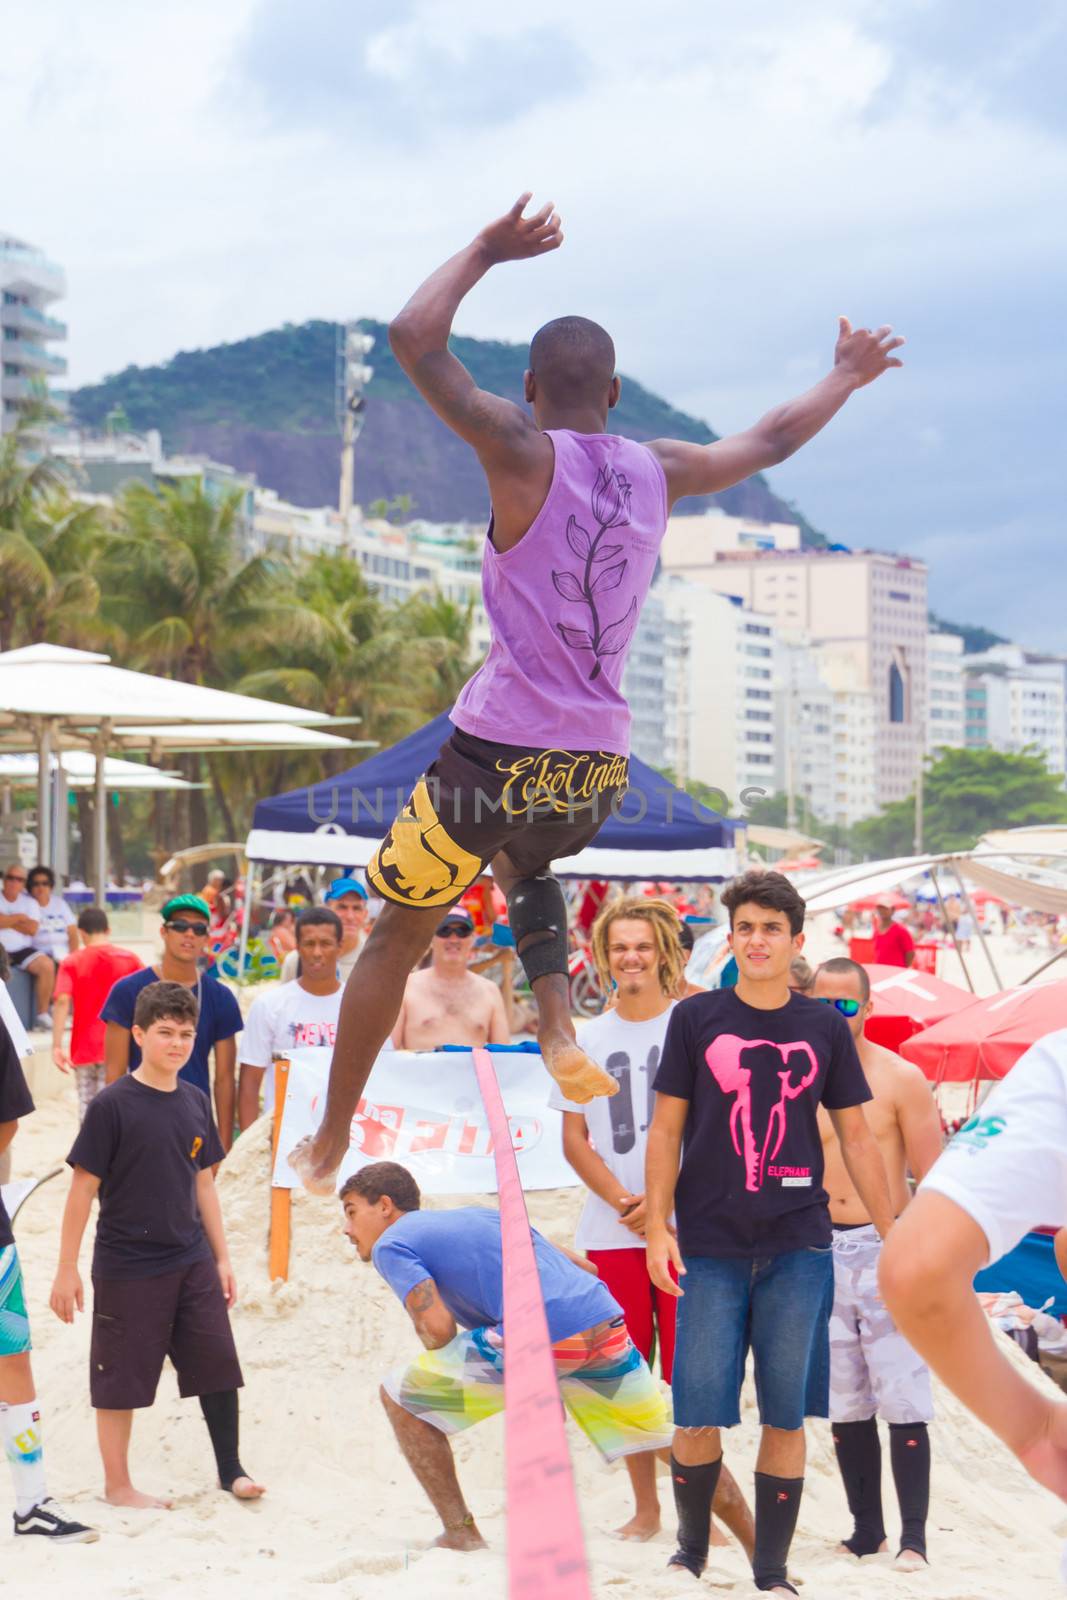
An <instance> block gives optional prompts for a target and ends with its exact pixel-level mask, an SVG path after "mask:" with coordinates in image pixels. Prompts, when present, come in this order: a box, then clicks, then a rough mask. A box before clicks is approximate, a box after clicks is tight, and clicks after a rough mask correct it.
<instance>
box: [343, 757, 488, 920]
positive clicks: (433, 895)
mask: <svg viewBox="0 0 1067 1600" xmlns="http://www.w3.org/2000/svg"><path fill="white" fill-rule="evenodd" d="M481 870H482V861H481V857H480V856H472V855H471V853H470V851H469V850H464V849H463V847H462V845H458V844H457V843H456V841H455V840H454V839H453V838H451V837H450V835H449V834H448V833H447V832H446V831H445V827H444V824H443V823H442V822H441V819H440V818H439V817H438V815H437V812H436V811H435V810H434V808H433V802H432V801H431V799H430V792H429V790H428V789H427V787H426V780H425V779H424V778H420V779H419V782H418V783H417V784H416V786H415V792H414V794H413V795H412V796H411V799H410V800H409V801H408V803H407V805H406V806H405V807H404V810H403V812H402V813H401V815H400V816H399V817H397V819H396V821H395V822H394V823H393V826H392V827H391V828H390V830H389V836H388V838H387V839H385V840H384V841H383V842H382V843H381V844H380V845H379V846H378V848H377V850H376V851H375V852H374V855H373V857H372V858H371V862H370V865H369V866H368V868H367V876H368V878H369V879H370V880H371V882H372V883H373V884H374V887H375V888H376V889H377V890H378V891H379V893H380V894H383V895H384V896H385V898H386V899H387V900H399V901H400V903H401V904H402V905H413V906H443V905H450V904H451V903H452V901H453V900H455V899H456V897H457V896H458V895H459V894H461V893H462V891H463V890H464V889H467V888H469V887H470V885H471V884H472V883H473V882H474V880H475V878H476V877H477V876H478V874H479V873H480V872H481Z"/></svg>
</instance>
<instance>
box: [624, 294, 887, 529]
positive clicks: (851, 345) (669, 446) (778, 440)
mask: <svg viewBox="0 0 1067 1600" xmlns="http://www.w3.org/2000/svg"><path fill="white" fill-rule="evenodd" d="M838 324H839V327H838V335H837V346H836V348H835V350H834V364H833V367H832V368H831V369H830V371H829V372H828V373H827V375H826V377H825V378H823V379H821V380H820V381H819V382H818V383H817V384H816V385H815V387H814V388H813V389H809V390H808V392H807V393H806V394H802V395H798V396H797V398H796V399H795V400H787V401H786V402H785V404H784V405H780V406H775V407H774V409H773V411H768V412H767V414H766V416H764V417H761V418H760V420H759V421H758V422H757V423H756V424H755V426H754V427H751V428H747V429H746V430H745V431H744V433H735V434H731V436H730V437H729V438H728V439H718V440H716V442H715V443H714V444H689V443H687V442H686V441H685V440H682V439H654V440H653V441H652V442H651V444H650V445H649V449H650V450H652V451H653V453H654V454H655V455H657V456H658V457H659V459H660V461H661V462H662V464H663V470H664V472H665V473H666V475H667V488H668V491H669V495H670V501H671V504H672V505H673V504H674V502H675V501H676V500H680V499H682V497H683V496H684V495H688V494H717V493H718V492H719V491H720V490H722V489H729V488H730V486H731V485H732V484H735V483H740V482H741V480H742V479H743V478H749V477H751V476H752V474H753V473H754V472H762V471H763V469H764V468H765V467H773V466H776V465H777V464H778V462H780V461H785V460H786V459H787V457H789V456H791V455H793V454H794V453H795V452H796V451H797V450H799V449H800V447H801V445H805V444H807V442H808V440H809V439H813V438H814V437H815V435H816V434H817V433H818V432H820V430H821V429H823V428H825V426H826V424H827V423H828V422H829V421H830V419H831V417H834V416H836V415H837V413H838V412H839V411H840V409H841V407H842V406H843V405H844V403H845V401H846V400H847V399H848V398H849V396H850V395H851V394H853V393H854V392H855V391H856V390H857V389H862V388H863V387H864V386H865V385H866V384H868V383H873V382H874V380H875V378H879V377H881V375H882V373H883V372H885V371H887V370H888V368H890V367H901V366H903V365H904V363H903V362H902V361H900V360H899V359H898V358H897V357H896V356H894V355H893V354H892V352H893V351H894V350H897V349H899V348H900V346H901V345H902V344H903V343H904V340H903V339H902V338H900V337H899V336H894V334H893V330H892V328H890V327H882V328H878V329H877V330H876V331H875V332H874V333H871V332H869V330H868V329H866V328H857V329H855V331H853V329H852V326H851V324H850V323H849V320H848V318H847V317H839V318H838Z"/></svg>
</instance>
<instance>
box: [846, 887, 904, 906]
mask: <svg viewBox="0 0 1067 1600" xmlns="http://www.w3.org/2000/svg"><path fill="white" fill-rule="evenodd" d="M848 904H849V909H850V910H851V911H873V910H874V909H875V907H876V906H888V907H889V908H890V910H891V911H907V910H908V908H909V907H910V905H911V901H910V900H905V898H904V896H903V895H902V894H900V893H899V892H898V891H897V890H896V889H888V890H886V892H885V893H884V894H865V895H864V896H863V898H862V899H861V900H850V901H849V903H848Z"/></svg>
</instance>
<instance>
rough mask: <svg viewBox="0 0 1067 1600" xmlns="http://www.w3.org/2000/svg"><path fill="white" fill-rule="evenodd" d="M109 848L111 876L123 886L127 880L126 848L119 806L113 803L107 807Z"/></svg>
mask: <svg viewBox="0 0 1067 1600" xmlns="http://www.w3.org/2000/svg"><path fill="white" fill-rule="evenodd" d="M107 850H108V857H109V861H108V865H109V867H110V869H111V877H112V879H113V880H114V882H115V883H117V884H119V886H120V887H121V885H122V884H124V883H125V882H126V850H125V845H124V842H123V838H122V817H121V816H120V814H119V807H118V806H116V805H113V804H108V807H107Z"/></svg>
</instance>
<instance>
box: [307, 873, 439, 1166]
mask: <svg viewBox="0 0 1067 1600" xmlns="http://www.w3.org/2000/svg"><path fill="white" fill-rule="evenodd" d="M442 915H443V913H442V911H441V910H440V908H438V907H425V906H421V907H418V908H416V907H413V906H402V905H398V904H396V903H395V902H394V901H389V902H387V904H386V905H385V906H384V907H383V908H382V912H381V915H380V916H379V918H378V920H377V922H376V923H375V924H374V928H373V930H372V931H371V936H370V938H369V939H368V940H367V943H366V944H365V945H364V947H363V949H362V951H361V952H360V957H359V960H358V961H357V962H356V964H355V966H354V967H353V968H352V971H351V973H350V974H349V978H348V982H347V983H346V984H345V992H344V994H343V995H342V997H341V1015H340V1018H339V1021H338V1024H337V1042H336V1044H335V1045H334V1049H333V1060H332V1061H331V1063H330V1086H329V1089H328V1090H327V1094H326V1113H325V1116H324V1117H323V1119H322V1124H321V1126H320V1127H319V1130H318V1132H317V1133H316V1134H315V1136H314V1138H313V1139H302V1140H301V1141H300V1143H299V1144H298V1145H297V1147H296V1149H295V1150H294V1151H293V1152H292V1153H291V1154H290V1157H289V1162H290V1165H291V1166H292V1167H293V1169H294V1171H295V1172H296V1173H297V1174H298V1176H299V1178H300V1181H301V1182H302V1183H303V1185H304V1187H305V1188H306V1189H310V1190H311V1192H312V1193H313V1194H332V1193H333V1189H334V1177H335V1174H336V1172H337V1169H338V1167H339V1166H340V1165H341V1162H342V1161H343V1160H344V1158H345V1155H346V1153H347V1151H348V1139H349V1130H350V1128H351V1125H352V1118H353V1116H354V1114H355V1110H356V1106H357V1105H358V1104H359V1097H360V1095H361V1094H362V1093H363V1087H364V1085H365V1084H366V1082H367V1079H368V1078H369V1076H370V1070H371V1067H373V1065H374V1062H375V1058H376V1057H377V1055H378V1052H379V1050H380V1049H381V1048H382V1045H383V1044H384V1043H385V1041H386V1039H387V1038H388V1036H389V1033H390V1030H391V1029H392V1027H393V1024H394V1023H395V1022H396V1019H397V1016H398V1015H399V1012H400V1006H401V1003H402V1001H403V999H404V986H405V984H406V983H407V981H408V974H409V973H410V972H411V969H412V968H413V967H414V966H415V963H416V962H417V961H418V960H419V958H420V957H421V956H423V955H425V954H426V951H427V950H428V948H429V945H430V940H431V939H432V937H433V933H434V929H435V928H436V927H437V926H438V924H439V923H440V921H441V917H442Z"/></svg>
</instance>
